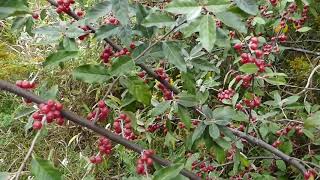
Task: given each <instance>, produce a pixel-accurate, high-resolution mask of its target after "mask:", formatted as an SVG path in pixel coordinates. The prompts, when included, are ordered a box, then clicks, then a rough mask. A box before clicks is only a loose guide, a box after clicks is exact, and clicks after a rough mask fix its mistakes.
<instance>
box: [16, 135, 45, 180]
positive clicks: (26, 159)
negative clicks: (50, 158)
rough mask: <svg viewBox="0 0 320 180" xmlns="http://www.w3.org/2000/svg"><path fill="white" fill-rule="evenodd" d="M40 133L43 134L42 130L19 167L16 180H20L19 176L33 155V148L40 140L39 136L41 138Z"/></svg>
mask: <svg viewBox="0 0 320 180" xmlns="http://www.w3.org/2000/svg"><path fill="white" fill-rule="evenodd" d="M40 133H41V130H39V131H38V132H37V134H36V136H35V137H34V138H33V140H32V143H31V145H30V148H29V150H28V152H27V154H26V156H25V157H24V159H23V161H22V163H21V165H20V167H19V170H18V172H17V174H16V175H15V180H18V179H19V176H20V174H21V172H22V170H23V168H24V167H25V166H26V163H27V161H28V159H29V157H30V156H31V154H32V151H33V148H34V146H35V145H36V142H37V139H38V138H39V136H40Z"/></svg>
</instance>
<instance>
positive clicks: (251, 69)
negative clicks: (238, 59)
mask: <svg viewBox="0 0 320 180" xmlns="http://www.w3.org/2000/svg"><path fill="white" fill-rule="evenodd" d="M239 70H240V71H241V72H244V73H247V74H254V73H256V72H258V70H259V68H258V67H257V65H256V64H253V63H248V64H244V65H242V66H240V68H239Z"/></svg>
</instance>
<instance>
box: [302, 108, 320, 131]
mask: <svg viewBox="0 0 320 180" xmlns="http://www.w3.org/2000/svg"><path fill="white" fill-rule="evenodd" d="M304 127H305V128H307V129H308V128H317V127H320V111H317V112H316V113H314V114H312V115H311V116H310V117H309V118H307V119H306V120H305V121H304Z"/></svg>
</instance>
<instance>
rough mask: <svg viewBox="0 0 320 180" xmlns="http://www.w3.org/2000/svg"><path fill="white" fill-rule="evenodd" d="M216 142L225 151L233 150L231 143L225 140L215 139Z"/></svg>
mask: <svg viewBox="0 0 320 180" xmlns="http://www.w3.org/2000/svg"><path fill="white" fill-rule="evenodd" d="M214 141H215V142H216V143H217V144H218V145H219V146H220V147H222V148H223V149H224V150H229V149H230V148H231V142H229V141H226V140H225V139H224V138H218V139H215V140H214Z"/></svg>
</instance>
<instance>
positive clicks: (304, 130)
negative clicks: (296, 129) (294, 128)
mask: <svg viewBox="0 0 320 180" xmlns="http://www.w3.org/2000/svg"><path fill="white" fill-rule="evenodd" d="M303 134H304V135H306V136H307V137H308V138H309V139H310V140H311V141H314V134H313V133H312V132H311V131H309V130H307V129H303Z"/></svg>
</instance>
